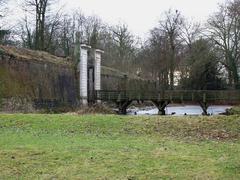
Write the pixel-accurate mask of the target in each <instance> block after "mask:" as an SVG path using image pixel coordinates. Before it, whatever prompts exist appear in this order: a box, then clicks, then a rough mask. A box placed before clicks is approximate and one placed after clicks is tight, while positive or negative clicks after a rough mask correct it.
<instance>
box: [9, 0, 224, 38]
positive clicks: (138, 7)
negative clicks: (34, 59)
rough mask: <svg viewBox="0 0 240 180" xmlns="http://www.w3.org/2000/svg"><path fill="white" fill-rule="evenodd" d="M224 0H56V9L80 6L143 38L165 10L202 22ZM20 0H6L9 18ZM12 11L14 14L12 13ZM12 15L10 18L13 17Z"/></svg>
mask: <svg viewBox="0 0 240 180" xmlns="http://www.w3.org/2000/svg"><path fill="white" fill-rule="evenodd" d="M224 1H225V0H59V2H58V3H57V4H55V7H56V9H58V8H60V7H61V8H63V9H64V10H66V11H67V12H71V11H72V10H75V9H80V10H81V11H82V12H83V13H84V14H85V15H97V16H99V17H100V18H101V19H102V20H103V22H106V23H109V24H111V25H117V24H119V23H126V24H127V25H128V27H129V29H130V31H131V32H132V33H133V34H134V35H136V36H139V37H140V38H142V39H145V38H146V37H147V35H148V32H149V31H150V29H152V28H153V27H155V26H157V24H158V21H159V19H160V18H161V17H163V14H164V12H165V11H167V10H169V9H170V8H171V9H173V10H175V9H177V10H179V11H180V12H181V13H182V15H184V16H185V17H186V18H188V19H190V20H194V21H197V22H201V23H204V22H206V20H207V18H208V17H209V16H210V15H211V14H212V13H214V12H215V11H217V8H218V3H223V2H224ZM21 2H22V0H10V6H11V9H12V10H11V12H12V20H13V19H15V20H13V21H17V20H18V19H19V18H20V17H21V13H20V12H18V11H17V8H16V6H19V5H21ZM14 12H15V13H14ZM13 16H14V18H13Z"/></svg>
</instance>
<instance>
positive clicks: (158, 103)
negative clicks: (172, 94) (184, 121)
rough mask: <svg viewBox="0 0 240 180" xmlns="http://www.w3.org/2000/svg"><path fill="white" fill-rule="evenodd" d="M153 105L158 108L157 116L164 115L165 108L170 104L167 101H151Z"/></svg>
mask: <svg viewBox="0 0 240 180" xmlns="http://www.w3.org/2000/svg"><path fill="white" fill-rule="evenodd" d="M152 102H153V104H154V105H155V106H156V107H157V108H158V114H159V115H166V110H165V109H166V107H167V105H168V104H169V103H170V102H169V101H152Z"/></svg>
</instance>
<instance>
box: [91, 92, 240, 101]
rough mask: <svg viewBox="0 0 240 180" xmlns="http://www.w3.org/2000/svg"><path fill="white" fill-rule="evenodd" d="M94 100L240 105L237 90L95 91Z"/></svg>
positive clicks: (239, 94)
mask: <svg viewBox="0 0 240 180" xmlns="http://www.w3.org/2000/svg"><path fill="white" fill-rule="evenodd" d="M95 96H96V99H97V100H102V101H116V102H120V101H124V100H141V101H144V100H152V101H170V102H198V101H202V102H228V103H233V104H234V103H240V91H239V90H220V91H217V90H216V91H215V90H214V91H210V90H168V91H161V92H156V91H155V92H154V91H152V92H150V91H146V92H137V91H105V90H102V91H96V94H95Z"/></svg>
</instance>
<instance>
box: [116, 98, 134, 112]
mask: <svg viewBox="0 0 240 180" xmlns="http://www.w3.org/2000/svg"><path fill="white" fill-rule="evenodd" d="M131 103H132V100H125V101H120V102H117V105H118V114H122V115H126V114H127V108H128V106H129V105H130V104H131Z"/></svg>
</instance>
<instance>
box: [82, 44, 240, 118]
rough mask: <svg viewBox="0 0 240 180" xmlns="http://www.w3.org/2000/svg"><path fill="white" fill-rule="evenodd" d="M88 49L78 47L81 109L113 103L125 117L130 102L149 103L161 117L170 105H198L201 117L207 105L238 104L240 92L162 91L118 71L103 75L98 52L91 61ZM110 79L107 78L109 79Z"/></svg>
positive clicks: (98, 51)
mask: <svg viewBox="0 0 240 180" xmlns="http://www.w3.org/2000/svg"><path fill="white" fill-rule="evenodd" d="M89 52H91V47H90V46H86V45H81V50H80V54H81V57H80V59H81V61H80V63H79V67H80V68H79V73H80V76H79V77H80V79H79V80H80V83H79V84H80V100H81V101H82V104H83V105H87V104H88V103H89V102H100V101H105V102H115V103H116V104H117V106H118V112H119V114H126V113H127V108H128V107H129V105H130V104H131V103H132V102H133V101H151V102H152V103H153V104H154V105H155V106H156V107H157V108H158V110H159V114H160V115H165V114H166V112H165V108H166V106H167V105H169V104H170V103H198V104H199V105H200V106H201V108H202V110H203V115H207V109H208V107H209V105H211V104H231V105H233V104H239V103H240V90H219V91H208V90H162V91H159V87H158V85H157V83H156V82H154V81H149V80H145V79H141V78H139V77H128V75H126V74H125V75H118V74H123V73H121V72H118V71H114V72H113V73H112V75H110V74H111V73H107V74H104V73H102V71H103V70H104V68H103V67H102V66H101V54H102V53H104V52H103V51H100V50H94V51H93V56H92V57H93V59H91V57H88V54H89ZM109 76H110V77H109Z"/></svg>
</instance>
